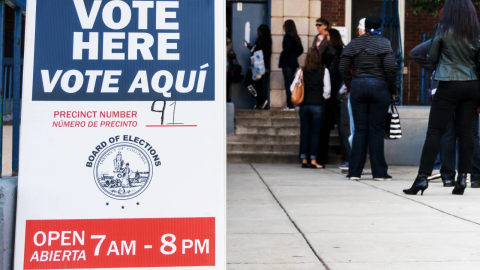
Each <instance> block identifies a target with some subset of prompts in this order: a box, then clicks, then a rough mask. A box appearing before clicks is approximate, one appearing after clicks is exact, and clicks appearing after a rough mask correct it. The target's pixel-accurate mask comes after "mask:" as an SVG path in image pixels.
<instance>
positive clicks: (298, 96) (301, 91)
mask: <svg viewBox="0 0 480 270" xmlns="http://www.w3.org/2000/svg"><path fill="white" fill-rule="evenodd" d="M299 72H300V76H299V78H298V81H295V82H293V83H294V85H293V91H292V103H293V105H295V106H300V105H301V104H302V102H303V98H304V97H305V85H304V84H303V70H302V69H300V70H299Z"/></svg>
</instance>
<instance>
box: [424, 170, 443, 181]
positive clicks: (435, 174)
mask: <svg viewBox="0 0 480 270" xmlns="http://www.w3.org/2000/svg"><path fill="white" fill-rule="evenodd" d="M440 177H441V174H440V171H439V170H434V171H433V172H432V175H430V176H429V177H427V179H428V180H433V179H438V178H440Z"/></svg>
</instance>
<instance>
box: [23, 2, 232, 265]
mask: <svg viewBox="0 0 480 270" xmlns="http://www.w3.org/2000/svg"><path fill="white" fill-rule="evenodd" d="M27 4H28V5H27V13H26V14H27V21H26V27H27V28H26V47H25V61H24V81H23V101H22V102H23V104H22V130H21V138H20V142H21V144H20V170H21V173H20V176H19V187H18V208H17V224H16V242H15V269H16V270H23V269H96V268H131V269H133V268H135V269H138V268H146V267H149V268H152V267H153V268H159V269H173V267H175V269H196V268H197V267H203V268H202V269H224V268H225V265H226V258H225V257H226V256H225V254H226V246H225V242H226V240H225V235H226V200H225V198H226V197H225V196H226V195H225V187H226V147H225V145H226V127H225V123H226V121H225V98H224V86H225V18H224V13H225V1H224V0H178V1H172V0H168V1H153V0H152V1H147V0H138V1H136V0H120V1H118V0H70V1H65V0H48V1H37V0H28V2H27Z"/></svg>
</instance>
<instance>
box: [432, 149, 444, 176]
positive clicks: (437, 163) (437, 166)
mask: <svg viewBox="0 0 480 270" xmlns="http://www.w3.org/2000/svg"><path fill="white" fill-rule="evenodd" d="M440 151H442V150H441V149H440ZM441 167H442V159H441V158H440V153H438V155H437V158H436V159H435V165H434V166H433V170H434V171H435V170H437V171H438V170H440V168H441Z"/></svg>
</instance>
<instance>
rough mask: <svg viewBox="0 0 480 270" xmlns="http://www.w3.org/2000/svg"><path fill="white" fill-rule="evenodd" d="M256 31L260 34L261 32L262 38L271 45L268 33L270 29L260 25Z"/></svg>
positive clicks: (270, 35) (269, 33)
mask: <svg viewBox="0 0 480 270" xmlns="http://www.w3.org/2000/svg"><path fill="white" fill-rule="evenodd" d="M258 30H259V31H260V32H262V37H264V38H265V39H266V40H268V41H269V42H270V44H271V43H272V32H271V31H270V27H268V25H266V24H261V25H260V26H259V27H258Z"/></svg>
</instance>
